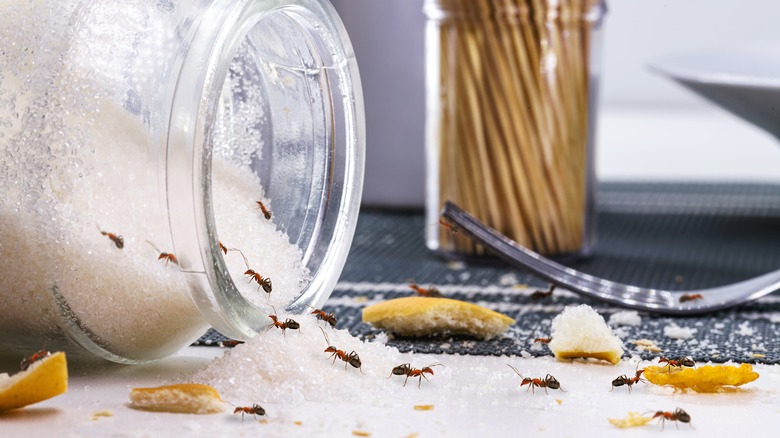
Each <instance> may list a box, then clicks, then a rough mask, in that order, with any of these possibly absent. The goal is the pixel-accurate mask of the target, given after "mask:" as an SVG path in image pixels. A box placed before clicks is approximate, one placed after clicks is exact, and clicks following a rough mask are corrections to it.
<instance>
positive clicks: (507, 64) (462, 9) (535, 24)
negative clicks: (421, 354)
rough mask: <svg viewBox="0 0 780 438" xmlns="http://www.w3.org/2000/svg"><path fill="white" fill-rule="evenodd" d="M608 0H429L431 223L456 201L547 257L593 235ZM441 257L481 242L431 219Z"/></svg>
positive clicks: (589, 242) (569, 252)
mask: <svg viewBox="0 0 780 438" xmlns="http://www.w3.org/2000/svg"><path fill="white" fill-rule="evenodd" d="M605 11H606V3H605V2H604V0H571V1H556V0H484V1H469V0H426V1H425V12H426V14H427V17H428V27H427V37H426V38H427V39H426V46H427V88H428V94H427V118H426V122H427V128H426V129H427V133H426V151H427V162H428V167H427V169H428V172H427V178H428V181H427V186H428V187H427V199H426V203H427V205H426V207H427V221H426V222H427V223H433V224H435V223H436V222H437V218H438V215H439V212H440V211H441V208H442V205H443V204H444V202H445V201H451V202H454V203H455V204H457V205H459V206H460V207H461V208H463V209H465V210H467V211H469V212H470V213H471V214H472V215H474V216H475V217H477V218H478V219H479V220H480V221H482V222H483V223H485V224H487V225H488V226H490V227H492V228H494V229H496V230H497V231H499V232H500V233H502V234H504V235H506V236H508V237H510V238H511V239H513V240H515V241H517V242H519V243H520V244H522V245H523V246H526V247H529V248H531V249H532V250H534V251H537V252H540V253H542V254H544V255H547V256H557V257H559V256H573V255H577V256H578V255H584V254H587V253H588V252H590V251H591V249H592V246H593V243H594V239H595V232H594V230H595V227H594V219H595V214H594V212H595V209H594V172H593V147H594V145H593V139H594V138H595V136H594V129H595V120H596V94H597V87H598V79H599V69H598V67H599V57H600V51H599V48H600V44H599V43H600V41H599V39H600V35H601V27H602V20H603V17H604V12H605ZM427 244H428V247H429V248H431V249H433V250H436V251H439V252H440V253H442V254H444V255H445V256H452V255H454V256H456V257H463V256H481V255H483V254H484V248H482V247H481V246H479V245H477V244H475V243H474V242H473V241H471V240H470V239H469V238H468V236H466V235H464V233H455V232H452V230H451V228H448V227H446V226H444V227H438V229H437V228H436V227H428V229H427Z"/></svg>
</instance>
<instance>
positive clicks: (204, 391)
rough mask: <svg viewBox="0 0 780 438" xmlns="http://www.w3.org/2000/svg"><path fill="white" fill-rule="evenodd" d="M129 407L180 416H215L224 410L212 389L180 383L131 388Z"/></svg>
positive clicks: (214, 390) (205, 386) (216, 393)
mask: <svg viewBox="0 0 780 438" xmlns="http://www.w3.org/2000/svg"><path fill="white" fill-rule="evenodd" d="M130 407H131V408H133V409H139V410H142V411H153V412H173V413H181V414H215V413H218V412H223V411H224V410H225V404H224V402H223V401H222V397H220V396H219V392H217V390H216V389H214V387H212V386H209V385H203V384H200V383H180V384H177V385H167V386H157V387H154V388H133V389H132V390H131V391H130Z"/></svg>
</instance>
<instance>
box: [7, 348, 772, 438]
mask: <svg viewBox="0 0 780 438" xmlns="http://www.w3.org/2000/svg"><path fill="white" fill-rule="evenodd" d="M224 351H226V350H223V349H219V348H212V347H188V348H186V349H184V350H183V351H181V352H180V353H179V354H177V355H176V356H174V357H171V358H168V359H166V360H162V361H159V362H156V363H152V364H146V365H136V366H114V365H110V366H106V367H101V368H100V369H91V370H78V369H77V370H71V376H70V388H69V391H68V392H67V393H66V394H64V395H61V396H59V397H56V398H54V399H51V400H48V401H45V402H41V403H39V404H37V405H33V406H29V407H27V408H25V409H20V410H17V411H12V412H10V413H6V414H3V415H0V436H1V437H4V438H6V437H33V436H34V437H36V438H40V437H48V436H79V437H80V436H121V437H147V436H149V437H154V436H172V435H174V434H176V433H185V434H187V436H210V437H211V436H244V435H246V436H271V435H272V436H288V437H294V436H305V437H314V436H353V434H354V433H355V432H356V431H360V432H366V433H369V434H370V436H372V437H408V436H419V437H430V436H473V435H476V434H480V433H486V432H488V431H489V432H490V433H491V436H497V437H503V436H507V437H508V436H515V437H516V436H527V435H526V434H532V435H533V436H551V437H566V436H572V437H582V436H593V437H596V436H598V437H600V438H601V437H610V436H631V437H642V436H656V435H657V434H658V433H660V432H661V430H660V429H661V426H660V425H658V424H656V422H655V421H654V422H652V423H650V424H649V425H646V426H643V427H641V428H635V429H626V430H623V429H617V428H615V427H614V426H612V425H611V424H609V422H608V420H607V419H608V418H622V417H624V416H625V415H626V414H627V413H628V412H629V411H638V412H647V411H656V410H668V411H672V410H674V409H675V408H677V407H681V408H683V409H684V410H686V411H687V412H688V413H689V414H690V416H691V425H687V424H680V425H679V430H675V429H676V428H675V424H674V423H667V424H666V425H665V429H667V430H666V431H665V432H666V433H682V434H686V435H688V434H691V433H698V434H701V435H702V436H724V437H725V436H731V437H734V436H752V435H757V434H759V433H761V434H763V433H764V432H763V431H765V430H767V429H766V428H767V426H771V425H775V426H777V425H778V424H780V366H766V365H758V366H756V367H755V370H756V371H757V372H758V373H759V374H760V375H761V377H760V378H759V379H758V380H757V381H755V382H752V383H750V384H747V385H745V386H744V387H742V388H740V389H738V390H736V391H734V392H732V393H721V394H697V393H693V392H688V393H680V392H675V391H674V390H672V389H670V388H666V387H658V386H655V385H652V384H637V385H635V386H634V388H633V391H632V393H630V394H629V393H628V391H627V390H626V388H625V387H622V388H615V390H614V391H610V387H611V386H610V382H611V381H612V380H613V379H614V378H616V377H617V376H619V375H621V374H624V373H626V374H633V372H634V369H635V366H636V365H635V363H631V362H630V361H626V362H624V363H621V364H618V365H615V366H613V365H609V364H606V363H594V362H590V363H586V362H583V361H575V362H558V361H555V360H554V359H552V358H516V357H515V358H506V357H477V356H437V357H436V358H437V359H438V360H440V361H441V362H442V363H443V364H446V366H445V367H438V368H437V369H436V375H434V376H431V377H430V382H426V381H423V382H422V386H421V388H417V385H416V381H415V382H414V383H412V380H411V379H410V381H409V384H407V385H406V387H405V388H403V389H404V391H403V392H398V391H396V392H392V393H391V392H388V394H377V397H376V400H377V402H376V403H362V404H354V403H351V402H350V401H349V400H343V402H336V403H321V402H309V401H305V402H303V403H295V404H287V405H282V404H276V405H271V404H263V403H261V404H262V405H263V407H264V408H265V409H266V411H267V414H268V417H267V422H259V421H256V420H255V419H253V418H252V417H251V416H247V417H245V418H244V421H243V422H242V421H241V418H240V416H239V415H236V416H234V415H232V414H231V412H228V411H226V412H225V413H223V414H212V415H186V414H165V413H150V412H142V411H137V410H133V409H131V408H129V407H128V401H129V399H128V393H129V391H130V388H133V387H142V386H157V385H161V384H165V383H171V382H176V381H178V379H181V375H182V374H183V373H187V372H191V371H195V370H197V369H200V368H202V367H204V366H205V365H206V364H207V363H208V362H209V361H210V360H211V359H212V358H213V357H215V356H218V355H221V354H222V353H223V352H224ZM426 360H428V359H427V358H426ZM507 363H511V364H512V365H514V366H515V367H517V368H519V369H520V370H521V371H522V372H524V373H531V374H533V377H542V376H544V374H546V373H550V374H552V375H554V376H555V377H556V378H557V379H558V380H559V381H560V382H561V386H562V388H563V389H565V392H562V391H552V390H551V391H549V394H545V392H544V391H543V390H541V389H537V390H536V393H535V394H532V393H531V392H530V391H526V389H525V387H524V388H522V389H521V388H520V378H519V377H518V376H516V375H515V374H513V373H512V371H511V370H510V369H509V368H508V367H507V366H506V364H507ZM646 365H649V363H648V362H644V363H643V364H642V366H646ZM340 369H341V368H340ZM344 371H345V372H352V373H353V374H352V375H353V376H354V378H370V376H369V375H360V374H358V373H356V372H355V371H354V370H352V369H349V370H344ZM236 377H237V378H239V379H240V376H236ZM401 380H402V378H399V379H390V380H388V381H387V384H388V385H395V386H400V385H401V384H402V382H401ZM326 390H327V387H325V388H323V391H326ZM393 394H396V395H393ZM397 394H402V396H400V397H398V396H397ZM415 405H433V409H432V410H428V411H419V410H415V409H414V406H415ZM228 407H229V408H231V409H232V407H230V406H228ZM104 410H109V411H110V412H111V413H112V416H108V417H104V416H95V413H96V412H98V411H104ZM257 420H259V418H258V419H257Z"/></svg>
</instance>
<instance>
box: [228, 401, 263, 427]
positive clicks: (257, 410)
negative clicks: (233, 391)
mask: <svg viewBox="0 0 780 438" xmlns="http://www.w3.org/2000/svg"><path fill="white" fill-rule="evenodd" d="M239 412H240V413H241V422H242V423H243V422H244V414H252V416H253V417H255V416H256V415H260V416H262V415H265V409H263V407H262V406H260V405H259V404H257V403H254V404H253V405H252V406H237V407H236V408H235V409H233V415H236V414H238V413H239ZM255 419H257V417H255Z"/></svg>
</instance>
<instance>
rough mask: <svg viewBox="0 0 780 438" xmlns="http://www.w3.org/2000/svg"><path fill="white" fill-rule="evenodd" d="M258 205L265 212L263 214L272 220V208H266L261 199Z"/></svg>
mask: <svg viewBox="0 0 780 438" xmlns="http://www.w3.org/2000/svg"><path fill="white" fill-rule="evenodd" d="M257 206H258V207H260V210H261V211H262V212H263V216H265V218H266V219H268V220H271V210H269V209H267V208H265V205H263V203H262V202H260V201H257Z"/></svg>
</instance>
